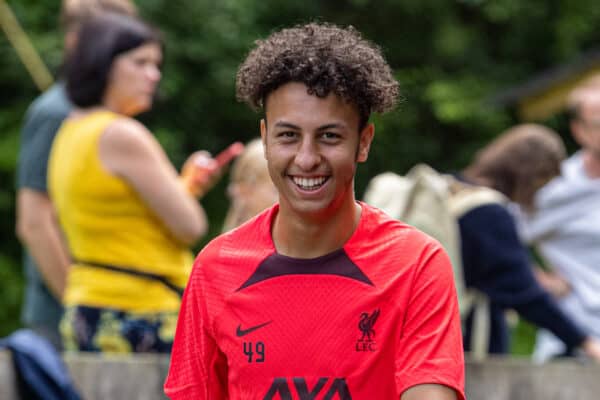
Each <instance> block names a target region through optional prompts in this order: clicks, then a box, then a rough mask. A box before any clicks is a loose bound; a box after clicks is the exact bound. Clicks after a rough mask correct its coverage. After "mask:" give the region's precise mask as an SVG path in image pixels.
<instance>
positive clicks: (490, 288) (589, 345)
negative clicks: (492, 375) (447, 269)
mask: <svg viewBox="0 0 600 400" xmlns="http://www.w3.org/2000/svg"><path fill="white" fill-rule="evenodd" d="M565 154H566V153H565V149H564V144H563V142H562V140H561V138H560V136H559V135H558V134H557V133H556V132H554V131H552V130H550V129H548V128H546V127H544V126H541V125H537V124H523V125H517V126H515V127H513V128H511V129H509V130H507V131H506V132H504V133H503V134H501V135H500V136H499V137H498V138H496V139H495V140H494V141H492V142H491V143H490V144H489V145H487V146H486V147H484V148H483V149H482V150H481V151H480V152H479V153H478V154H477V156H476V157H475V160H474V161H473V162H472V163H471V164H470V165H469V166H468V167H467V168H466V169H465V170H464V171H463V174H462V178H464V179H465V180H466V181H467V182H469V183H472V184H476V185H482V186H486V187H489V188H492V189H495V190H497V191H498V192H500V193H502V194H503V195H504V196H506V197H507V198H508V199H509V200H511V201H512V202H515V203H516V204H518V205H519V206H520V207H521V208H523V209H524V210H527V211H530V212H534V211H535V204H534V197H535V195H536V192H537V191H538V190H539V189H540V188H542V187H543V186H544V184H546V183H547V182H548V181H549V180H551V179H552V178H554V177H556V176H557V175H558V174H559V173H560V163H561V161H562V160H563V159H564V157H565ZM459 228H460V238H461V246H462V261H463V268H464V277H465V281H466V284H467V286H468V287H474V288H476V289H478V290H480V291H481V292H483V293H485V295H487V297H488V298H489V303H490V342H489V346H490V348H489V351H490V352H491V353H508V352H509V344H510V343H509V329H508V326H507V321H506V318H505V315H504V312H505V310H506V309H514V310H515V311H517V312H518V313H519V315H520V316H522V317H524V318H525V319H526V320H528V321H529V322H531V323H533V324H535V325H536V326H538V327H541V328H545V329H548V330H550V331H552V332H553V333H554V334H555V335H556V336H557V337H559V338H560V341H561V343H563V346H564V347H565V348H568V349H569V350H571V351H574V350H576V349H578V348H581V349H583V350H584V351H585V352H586V353H587V354H588V355H589V356H590V357H592V358H593V359H595V360H597V361H600V344H599V342H598V341H597V340H595V339H594V338H593V337H591V336H590V334H589V332H587V331H586V330H585V329H583V326H580V325H579V323H578V320H577V319H575V318H571V317H575V316H574V315H572V313H571V312H569V311H568V310H561V309H560V308H559V307H558V305H557V304H556V302H555V301H554V299H553V298H552V296H551V295H550V294H549V293H548V292H547V291H545V290H544V289H543V288H542V287H541V286H540V285H539V284H538V282H537V280H536V279H535V275H534V270H533V266H532V264H531V261H530V257H529V253H528V251H527V249H526V247H525V246H524V245H523V244H522V243H521V241H520V240H519V236H518V232H517V226H516V222H515V220H514V218H513V216H512V215H511V214H510V212H509V209H508V208H507V204H501V203H491V204H484V205H481V206H478V207H475V208H474V209H472V210H470V211H468V212H467V213H465V214H464V215H463V216H461V217H460V218H459ZM467 322H468V323H467V327H466V331H465V340H464V343H465V345H467V346H468V344H469V343H470V335H471V325H470V324H469V322H470V321H469V320H468V321H467ZM466 350H469V348H466Z"/></svg>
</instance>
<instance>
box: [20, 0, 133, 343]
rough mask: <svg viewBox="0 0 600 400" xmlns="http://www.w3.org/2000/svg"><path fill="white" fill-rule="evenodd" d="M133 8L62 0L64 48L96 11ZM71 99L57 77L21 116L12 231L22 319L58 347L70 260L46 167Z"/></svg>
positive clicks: (125, 1)
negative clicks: (18, 253)
mask: <svg viewBox="0 0 600 400" xmlns="http://www.w3.org/2000/svg"><path fill="white" fill-rule="evenodd" d="M105 11H110V12H115V13H122V14H128V15H134V14H136V7H135V5H134V4H133V3H132V2H131V1H129V0H64V1H63V2H62V10H61V15H60V22H61V27H62V29H63V30H64V35H65V36H64V49H65V53H66V54H69V53H70V52H71V51H72V49H73V48H74V46H75V44H76V42H77V37H78V30H79V27H80V26H81V23H82V22H83V21H84V20H85V19H87V18H89V17H91V16H92V15H95V14H97V13H101V12H105ZM71 109H72V105H71V103H70V101H69V100H68V98H67V95H66V92H65V87H64V81H63V80H62V79H61V80H59V81H58V82H57V83H55V84H54V85H52V86H51V87H50V88H49V89H48V90H47V91H46V92H44V93H43V94H42V95H40V96H39V97H38V98H37V99H36V100H35V101H34V102H33V103H32V104H31V106H30V107H29V110H28V111H27V114H26V116H25V121H24V125H23V131H22V134H21V145H20V151H19V161H18V166H17V218H16V232H17V236H18V237H19V240H20V241H21V243H22V244H23V246H24V268H25V274H26V287H25V299H24V303H23V310H22V320H23V323H24V324H25V325H26V326H27V327H29V328H31V329H33V330H34V331H35V332H37V333H38V334H40V335H42V336H43V337H45V338H46V339H48V340H49V341H50V342H51V343H52V344H53V345H54V346H56V347H57V348H60V346H61V343H60V335H59V333H58V323H59V321H60V318H61V316H62V311H63V309H62V305H61V299H62V297H63V293H64V288H65V284H66V279H67V274H68V270H69V266H70V260H69V255H68V251H67V249H66V245H65V243H64V239H63V237H62V233H61V231H60V228H59V225H58V221H57V219H56V214H55V210H54V207H53V206H52V203H51V201H50V198H49V196H48V190H47V186H46V171H47V162H48V155H49V153H50V148H51V145H52V141H53V140H54V136H55V135H56V132H57V131H58V128H59V127H60V124H61V123H62V121H63V120H64V119H65V118H66V117H67V115H69V113H70V111H71Z"/></svg>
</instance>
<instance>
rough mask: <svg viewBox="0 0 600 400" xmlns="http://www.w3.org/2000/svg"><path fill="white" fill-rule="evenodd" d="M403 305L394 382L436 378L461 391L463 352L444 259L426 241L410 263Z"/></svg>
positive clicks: (401, 387)
mask: <svg viewBox="0 0 600 400" xmlns="http://www.w3.org/2000/svg"><path fill="white" fill-rule="evenodd" d="M416 268H417V271H416V274H415V278H414V282H413V285H412V290H411V295H410V300H409V303H408V309H407V310H406V313H405V321H404V326H403V329H402V334H401V338H400V340H399V346H398V348H397V349H396V361H395V365H396V374H395V376H396V386H397V390H398V393H403V392H404V391H406V390H407V389H409V388H410V387H412V386H416V385H419V384H439V385H444V386H448V387H450V388H452V389H454V390H455V391H456V394H457V397H458V398H459V399H465V395H464V377H465V375H464V374H465V366H464V353H463V346H462V333H461V325H460V315H459V310H458V300H457V296H456V289H455V286H454V278H453V273H452V266H451V264H450V259H449V258H448V256H447V254H446V253H445V252H444V250H443V249H442V248H441V247H440V246H439V245H437V244H435V245H430V246H428V247H427V250H426V251H425V252H424V254H423V256H422V260H420V263H419V265H417V266H416Z"/></svg>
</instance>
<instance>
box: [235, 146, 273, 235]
mask: <svg viewBox="0 0 600 400" xmlns="http://www.w3.org/2000/svg"><path fill="white" fill-rule="evenodd" d="M229 177H230V178H229V179H230V182H229V185H228V186H227V196H228V197H229V200H230V206H229V210H228V211H227V215H226V216H225V222H224V224H223V232H227V231H229V230H231V229H233V228H235V227H237V226H239V225H241V224H242V223H244V222H246V221H248V220H249V219H250V218H252V217H254V216H255V215H258V214H259V213H260V212H261V211H264V210H265V209H267V208H269V207H271V206H272V205H273V204H275V203H276V202H277V189H276V188H275V185H273V182H272V181H271V177H270V176H269V170H268V169H267V160H266V159H265V155H264V150H263V145H262V141H261V140H260V138H257V139H254V140H252V141H250V142H249V143H248V144H246V146H245V148H244V151H243V153H242V154H241V155H240V156H239V157H238V158H237V159H236V161H235V162H234V164H233V166H232V168H231V171H230V175H229Z"/></svg>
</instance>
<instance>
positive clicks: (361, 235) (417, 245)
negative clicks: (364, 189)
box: [345, 203, 442, 273]
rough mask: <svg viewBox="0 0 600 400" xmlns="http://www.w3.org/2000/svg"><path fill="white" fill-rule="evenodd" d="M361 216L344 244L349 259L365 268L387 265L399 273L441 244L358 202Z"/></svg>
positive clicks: (437, 248)
mask: <svg viewBox="0 0 600 400" xmlns="http://www.w3.org/2000/svg"><path fill="white" fill-rule="evenodd" d="M362 207H363V215H362V216H361V222H360V224H359V227H358V229H357V231H356V232H355V235H353V237H352V238H351V239H350V240H349V241H348V243H347V245H346V246H345V249H346V251H347V252H348V253H349V255H350V256H351V258H352V259H353V260H355V261H356V262H358V263H359V264H361V266H362V265H364V266H365V267H368V266H369V265H376V266H377V268H384V267H385V266H388V267H389V268H391V269H393V270H395V271H398V272H399V273H400V272H401V271H400V270H402V269H403V268H404V267H406V268H408V267H410V266H411V265H416V264H418V263H420V261H419V260H424V259H427V258H428V254H433V253H434V252H436V251H439V250H440V249H441V248H442V247H441V245H440V243H439V242H438V241H437V240H436V239H434V238H433V237H431V236H429V235H427V234H426V233H424V232H422V231H420V230H418V229H417V228H415V227H413V226H411V225H408V224H406V223H404V222H402V221H399V220H397V219H394V218H391V217H390V216H388V215H387V214H385V213H384V212H383V211H381V210H379V209H377V208H375V207H372V206H369V205H367V204H364V203H363V204H362Z"/></svg>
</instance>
